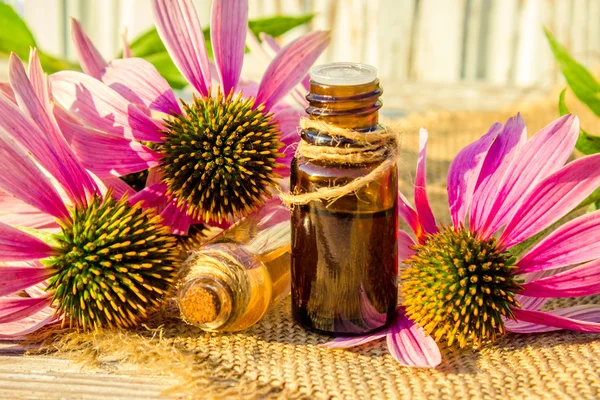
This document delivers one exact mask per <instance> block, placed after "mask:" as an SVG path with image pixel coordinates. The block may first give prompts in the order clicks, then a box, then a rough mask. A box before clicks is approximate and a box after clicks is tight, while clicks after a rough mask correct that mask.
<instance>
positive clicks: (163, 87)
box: [102, 58, 182, 114]
mask: <svg viewBox="0 0 600 400" xmlns="http://www.w3.org/2000/svg"><path fill="white" fill-rule="evenodd" d="M102 82H104V83H105V84H107V85H108V86H110V87H111V88H112V89H113V90H115V91H116V92H117V93H119V94H120V95H121V96H123V97H124V98H126V99H127V100H129V101H131V102H132V103H138V104H143V105H145V106H146V107H148V108H150V109H151V110H158V111H161V112H163V113H165V114H182V111H181V108H180V107H179V104H178V103H177V99H176V98H175V94H174V93H173V90H172V89H171V87H170V86H169V84H168V83H167V81H166V80H165V78H163V77H162V76H161V75H160V73H159V72H158V71H157V69H156V68H155V67H154V65H152V64H150V63H149V62H148V61H146V60H143V59H141V58H126V59H121V60H113V61H111V62H110V64H109V65H108V67H107V68H106V73H105V74H104V76H103V77H102Z"/></svg>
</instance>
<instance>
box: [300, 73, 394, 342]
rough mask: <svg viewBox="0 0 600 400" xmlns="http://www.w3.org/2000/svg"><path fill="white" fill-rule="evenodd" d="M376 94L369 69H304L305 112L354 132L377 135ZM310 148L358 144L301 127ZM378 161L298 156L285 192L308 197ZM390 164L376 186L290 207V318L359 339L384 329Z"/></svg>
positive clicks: (390, 264)
mask: <svg viewBox="0 0 600 400" xmlns="http://www.w3.org/2000/svg"><path fill="white" fill-rule="evenodd" d="M381 94H382V89H381V88H380V86H379V80H378V79H377V71H376V69H375V68H374V67H371V66H368V65H363V64H353V63H334V64H328V65H322V66H318V67H315V68H314V69H313V70H312V71H311V82H310V93H309V94H308V96H307V97H306V98H307V100H308V101H309V106H308V108H307V110H306V111H307V112H308V114H309V116H310V119H311V120H318V121H322V122H325V123H328V124H330V125H334V126H336V127H339V128H344V129H350V130H354V131H358V132H370V131H374V130H377V129H381V128H382V126H381V125H379V120H378V112H379V109H380V108H381V106H382V103H381V100H380V99H379V97H380V96H381ZM301 136H302V139H303V140H304V141H306V142H307V143H308V144H310V145H313V146H323V147H324V148H326V147H328V146H329V147H331V146H334V147H340V146H344V147H353V146H359V144H357V143H356V142H353V141H351V140H348V139H340V138H332V137H331V136H328V135H327V134H326V133H325V132H320V131H315V130H314V129H305V130H303V131H302V132H301ZM381 162H382V161H375V162H363V163H360V164H355V163H352V164H340V163H333V162H330V161H322V160H318V159H314V158H311V159H308V158H307V157H304V156H302V155H297V156H296V157H295V158H294V160H293V161H292V173H291V182H290V186H291V190H292V192H293V193H296V194H302V193H311V192H315V191H317V190H318V189H319V188H331V187H334V186H341V185H345V184H347V183H349V182H351V181H353V180H355V179H357V178H360V177H363V176H366V175H368V174H369V173H370V172H371V171H373V170H374V169H375V168H376V167H378V166H379V165H381ZM397 193H398V189H397V171H396V164H395V163H394V165H393V166H392V167H391V168H389V170H388V171H387V172H386V173H384V174H383V175H381V176H380V177H379V178H378V179H377V180H375V181H373V182H370V183H369V184H367V185H365V186H363V187H361V188H360V189H359V190H357V191H355V192H352V193H350V194H348V195H344V196H343V197H341V198H336V199H334V200H330V201H327V200H313V201H311V202H309V203H308V204H303V205H295V206H294V207H293V209H292V218H291V221H292V312H293V315H294V317H295V319H296V320H297V321H298V322H300V323H301V324H302V325H303V326H304V327H306V328H308V329H311V330H315V331H319V332H324V333H328V334H334V335H352V334H364V333H366V332H370V331H374V330H377V329H379V328H382V327H383V326H385V325H387V324H388V323H390V322H391V321H392V320H393V318H394V317H395V311H396V307H397V296H398V292H397V275H398V256H397V241H398V198H397V196H398V194H397Z"/></svg>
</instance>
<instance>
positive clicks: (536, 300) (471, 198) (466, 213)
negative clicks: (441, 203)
mask: <svg viewBox="0 0 600 400" xmlns="http://www.w3.org/2000/svg"><path fill="white" fill-rule="evenodd" d="M578 134H579V120H578V119H577V117H574V116H572V115H567V116H564V117H561V118H559V119H557V120H555V121H554V122H552V123H551V124H549V125H548V126H546V127H545V128H543V129H542V130H540V131H539V132H538V133H536V134H535V135H534V136H533V137H532V138H531V139H529V140H528V139H527V129H526V128H525V122H524V121H523V119H522V118H521V116H520V115H517V116H515V117H513V118H510V119H509V120H508V121H507V123H506V124H505V125H502V124H500V123H497V124H494V125H493V126H492V127H491V129H490V130H489V132H488V133H487V134H485V135H484V136H483V137H481V138H480V139H479V140H477V141H475V142H474V143H471V144H470V145H468V146H467V147H465V148H464V149H463V150H462V151H461V152H460V153H459V154H458V155H457V156H456V158H455V159H454V161H453V162H452V164H451V165H450V168H449V171H448V183H447V185H448V200H449V208H450V215H451V219H452V225H450V226H444V225H440V224H438V223H437V222H436V220H435V217H434V215H433V212H432V211H431V207H430V205H429V199H428V195H427V191H426V181H425V171H426V169H425V158H426V146H427V136H428V134H427V131H426V130H425V129H421V132H420V150H419V158H418V164H417V172H416V176H415V189H414V199H415V207H414V208H413V207H412V206H411V205H410V204H409V203H408V201H407V200H406V198H405V197H404V196H402V195H401V194H400V200H401V201H400V215H401V217H402V218H403V219H404V220H405V221H406V222H407V224H408V225H409V226H410V227H411V228H412V231H413V233H414V235H415V237H416V240H415V239H413V238H412V237H411V236H410V235H409V234H408V233H406V232H403V231H400V249H399V254H400V259H402V260H404V263H405V264H406V266H405V268H404V269H403V270H402V273H401V281H400V282H401V283H400V285H401V294H402V298H403V305H402V307H401V308H400V310H401V312H400V313H399V317H398V319H397V321H396V323H395V324H394V325H392V327H390V328H388V329H387V330H386V331H384V332H381V333H377V334H374V335H367V336H364V337H354V338H338V339H336V340H334V341H333V342H330V343H329V344H327V345H328V346H330V347H352V346H355V345H359V344H362V343H365V342H367V341H371V340H374V339H378V338H380V337H383V336H387V342H388V348H389V349H390V352H391V353H392V355H393V356H394V358H396V360H398V361H399V362H400V363H401V364H403V365H408V366H431V367H433V366H436V365H437V364H439V362H440V360H441V358H438V356H437V355H438V352H439V350H437V346H434V347H432V346H431V344H432V342H433V339H432V338H431V337H429V336H428V335H430V334H431V335H432V337H433V338H435V340H436V341H439V340H442V339H444V340H446V341H447V342H448V343H449V344H450V345H451V344H452V343H454V342H455V341H456V342H457V343H458V345H459V346H460V347H465V346H466V345H467V344H468V343H472V344H473V345H475V346H477V345H479V344H480V343H482V342H485V341H493V340H494V339H496V338H497V337H498V336H499V335H503V334H504V333H506V332H514V333H536V332H549V331H555V330H560V329H568V330H573V331H581V332H594V333H600V306H599V305H595V304H587V305H578V306H572V307H566V308H560V309H553V310H549V311H541V307H542V306H543V305H544V304H545V303H546V302H547V300H548V299H550V298H570V297H582V296H589V295H596V294H598V293H600V240H598V239H599V238H600V211H596V212H592V213H590V214H585V215H583V216H579V217H577V218H575V219H572V220H571V221H569V222H567V223H565V224H563V225H561V226H559V227H557V228H556V227H555V224H556V223H557V222H558V221H559V220H560V219H561V218H563V217H564V216H566V215H567V214H568V213H569V212H571V211H572V210H573V209H574V208H575V207H577V205H578V204H580V203H581V202H582V201H583V200H584V199H585V198H586V197H587V196H589V195H590V194H591V193H592V192H593V191H594V190H595V189H596V188H597V187H598V186H600V155H592V156H587V157H583V158H580V159H577V160H575V161H572V162H570V163H568V164H566V165H565V163H566V162H567V160H568V158H569V156H570V155H571V153H572V151H573V149H574V147H575V142H576V141H577V137H578ZM552 229H553V230H552ZM546 230H550V231H551V232H550V233H547V232H545V233H547V234H545V235H542V236H545V237H543V238H542V239H541V240H537V243H534V244H533V245H530V246H527V247H528V248H527V249H526V250H525V251H521V252H517V251H516V250H515V249H516V247H515V246H517V245H519V244H522V243H523V242H524V241H527V240H530V241H532V242H536V238H537V236H536V235H538V234H540V232H544V231H546ZM398 327H404V329H405V330H404V332H402V333H400V332H401V331H400V330H399V328H398ZM406 327H410V333H409V331H407V330H406V329H407V328H406ZM407 338H409V339H407ZM432 360H433V361H432Z"/></svg>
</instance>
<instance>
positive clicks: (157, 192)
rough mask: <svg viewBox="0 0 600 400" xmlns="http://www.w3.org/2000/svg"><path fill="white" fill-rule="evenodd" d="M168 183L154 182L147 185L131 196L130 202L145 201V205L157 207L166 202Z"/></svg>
mask: <svg viewBox="0 0 600 400" xmlns="http://www.w3.org/2000/svg"><path fill="white" fill-rule="evenodd" d="M166 195H167V185H166V184H164V183H160V182H159V183H153V184H151V185H150V186H146V187H145V188H144V189H142V190H140V191H139V192H137V193H136V194H134V195H133V196H131V197H130V198H129V204H135V203H138V202H140V201H143V202H144V207H157V206H159V205H162V204H165V203H166V200H167V198H166Z"/></svg>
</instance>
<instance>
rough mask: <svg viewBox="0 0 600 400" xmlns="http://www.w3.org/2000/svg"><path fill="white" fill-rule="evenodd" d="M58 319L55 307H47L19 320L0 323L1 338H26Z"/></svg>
mask: <svg viewBox="0 0 600 400" xmlns="http://www.w3.org/2000/svg"><path fill="white" fill-rule="evenodd" d="M57 320H58V318H57V317H56V316H55V315H54V309H52V308H50V307H46V308H44V309H42V310H41V311H38V312H37V313H35V314H33V315H30V316H28V317H25V318H22V319H20V320H18V321H15V322H9V323H7V324H0V339H2V340H23V339H26V335H28V334H30V333H32V332H35V331H37V330H38V329H40V328H42V327H44V326H46V325H48V324H51V323H53V322H55V321H57Z"/></svg>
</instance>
